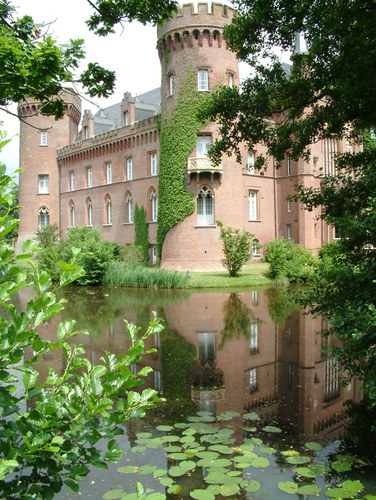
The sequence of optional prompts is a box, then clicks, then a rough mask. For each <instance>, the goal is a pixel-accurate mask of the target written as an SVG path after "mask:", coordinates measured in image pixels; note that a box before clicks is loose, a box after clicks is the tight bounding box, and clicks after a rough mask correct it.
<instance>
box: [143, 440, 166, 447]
mask: <svg viewBox="0 0 376 500" xmlns="http://www.w3.org/2000/svg"><path fill="white" fill-rule="evenodd" d="M164 443H165V441H164V440H163V439H161V438H154V439H148V441H147V443H145V445H146V447H147V448H151V449H153V450H156V449H157V448H161V446H163V444H164Z"/></svg>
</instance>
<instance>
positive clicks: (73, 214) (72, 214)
mask: <svg viewBox="0 0 376 500" xmlns="http://www.w3.org/2000/svg"><path fill="white" fill-rule="evenodd" d="M69 214H70V227H74V226H75V225H76V212H75V208H74V203H73V202H71V203H70V204H69Z"/></svg>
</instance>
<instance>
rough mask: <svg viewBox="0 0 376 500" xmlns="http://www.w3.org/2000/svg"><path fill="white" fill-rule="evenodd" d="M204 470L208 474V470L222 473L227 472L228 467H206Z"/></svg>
mask: <svg viewBox="0 0 376 500" xmlns="http://www.w3.org/2000/svg"><path fill="white" fill-rule="evenodd" d="M206 470H207V474H209V472H221V473H223V474H228V469H226V467H210V466H209V467H206Z"/></svg>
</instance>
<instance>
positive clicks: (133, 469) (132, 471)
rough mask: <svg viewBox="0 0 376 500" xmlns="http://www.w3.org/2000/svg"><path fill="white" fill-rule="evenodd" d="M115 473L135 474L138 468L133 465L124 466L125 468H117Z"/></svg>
mask: <svg viewBox="0 0 376 500" xmlns="http://www.w3.org/2000/svg"><path fill="white" fill-rule="evenodd" d="M117 471H118V472H120V473H121V474H137V472H138V467H136V466H134V465H126V466H125V467H119V468H118V470H117Z"/></svg>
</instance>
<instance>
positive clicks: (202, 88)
mask: <svg viewBox="0 0 376 500" xmlns="http://www.w3.org/2000/svg"><path fill="white" fill-rule="evenodd" d="M202 77H204V78H202ZM197 90H198V91H199V92H208V91H209V70H208V69H199V70H197Z"/></svg>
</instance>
